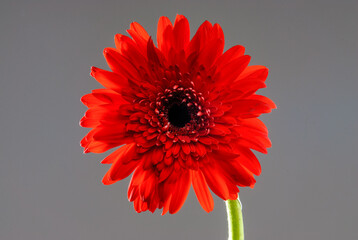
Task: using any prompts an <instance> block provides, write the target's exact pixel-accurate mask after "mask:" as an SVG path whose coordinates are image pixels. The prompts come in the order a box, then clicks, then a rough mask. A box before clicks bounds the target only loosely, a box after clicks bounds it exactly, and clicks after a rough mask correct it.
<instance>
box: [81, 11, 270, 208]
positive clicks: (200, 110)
mask: <svg viewBox="0 0 358 240" xmlns="http://www.w3.org/2000/svg"><path fill="white" fill-rule="evenodd" d="M127 32H128V33H129V34H130V36H131V37H132V38H130V37H127V36H124V35H121V34H117V35H116V36H115V44H116V48H106V49H105V50H104V56H105V58H106V60H107V63H108V65H109V67H110V68H111V70H112V71H106V70H103V69H99V68H96V67H92V69H91V70H92V71H91V75H92V76H93V77H94V78H95V79H96V80H97V81H98V82H99V83H101V84H102V85H103V86H104V87H105V88H104V89H96V90H93V91H92V93H90V94H87V95H85V96H83V97H82V99H81V100H82V102H83V103H84V104H85V105H86V106H87V107H88V108H89V109H88V111H87V112H86V114H85V116H84V117H83V118H82V119H81V122H80V125H81V126H82V127H88V128H93V129H92V130H91V131H90V132H89V133H88V134H87V135H86V136H85V137H84V138H83V140H82V141H81V146H82V147H84V152H85V153H87V152H94V153H102V152H105V151H107V150H109V149H111V148H115V147H119V146H121V145H124V144H125V145H124V146H122V147H120V148H118V149H117V150H115V151H114V152H113V153H111V154H110V155H109V156H108V157H106V158H105V159H104V160H103V161H102V163H103V164H111V167H110V169H109V170H108V172H107V173H106V175H105V176H104V178H103V183H104V184H112V183H115V182H116V181H119V180H122V179H124V178H126V177H128V176H129V175H130V174H131V173H132V172H134V173H133V176H132V179H131V182H130V184H129V188H128V199H129V201H131V202H133V203H134V208H135V210H136V211H137V212H142V211H146V210H149V211H151V212H154V211H155V210H156V209H157V208H163V213H162V214H165V213H166V212H167V211H169V212H170V213H176V212H177V211H178V210H179V209H180V208H181V207H182V205H183V204H184V201H185V199H186V197H187V194H188V192H189V189H190V186H191V185H193V188H194V191H195V193H196V196H197V198H198V200H199V202H200V204H201V206H202V207H203V208H204V209H205V210H206V211H207V212H210V211H211V210H212V209H213V207H214V202H213V198H212V195H211V193H210V191H209V188H208V186H209V187H210V189H211V190H212V191H213V192H214V193H215V194H216V195H218V196H219V197H220V198H222V199H224V200H227V199H236V198H237V197H238V194H237V193H238V192H239V188H238V186H239V187H245V186H250V187H253V186H254V184H255V179H254V175H259V174H260V173H261V167H260V163H259V161H258V160H257V158H256V157H255V155H254V154H253V152H252V151H251V149H253V150H256V151H259V152H262V153H266V152H267V151H266V148H268V147H270V146H271V143H270V140H269V138H268V136H267V129H266V127H265V125H264V124H263V123H262V122H261V121H260V120H259V119H258V118H257V117H258V116H260V114H262V113H268V112H270V111H271V109H272V108H275V104H274V103H273V102H272V101H271V100H270V99H268V98H266V97H264V96H261V95H257V94H255V92H256V91H257V90H258V89H259V88H264V87H265V86H266V85H265V83H264V82H265V80H266V77H267V74H268V69H267V68H266V67H264V66H248V64H249V61H250V56H248V55H244V47H242V46H240V45H237V46H234V47H232V48H230V49H229V50H227V51H226V52H225V53H223V49H224V34H223V31H222V29H221V27H220V26H219V24H214V25H212V24H211V23H210V22H208V21H205V22H204V23H203V24H202V25H201V26H200V27H199V29H198V31H197V32H196V34H195V36H194V37H193V38H192V39H191V40H190V30H189V23H188V20H187V19H186V18H185V17H184V16H181V15H177V17H176V19H175V23H174V25H172V23H171V22H170V20H169V19H168V18H167V17H161V18H160V19H159V22H158V30H157V43H158V47H156V46H155V45H154V44H153V41H152V39H151V37H150V36H149V35H148V33H147V32H146V31H145V30H144V28H143V27H142V26H141V25H139V24H138V23H136V22H134V23H132V24H131V25H130V29H129V30H128V31H127Z"/></svg>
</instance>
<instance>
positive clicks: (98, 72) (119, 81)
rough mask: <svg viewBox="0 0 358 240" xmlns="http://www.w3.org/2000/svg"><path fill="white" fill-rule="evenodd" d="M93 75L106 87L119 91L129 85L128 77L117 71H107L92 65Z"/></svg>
mask: <svg viewBox="0 0 358 240" xmlns="http://www.w3.org/2000/svg"><path fill="white" fill-rule="evenodd" d="M91 75H92V77H94V78H95V79H96V80H97V81H98V82H99V83H100V84H102V85H103V86H104V87H106V88H109V89H112V90H114V91H116V92H119V91H120V90H121V89H122V88H123V87H124V86H126V85H127V81H126V79H124V78H123V77H122V76H121V75H118V74H117V73H113V72H110V71H106V70H103V69H100V68H96V67H92V68H91Z"/></svg>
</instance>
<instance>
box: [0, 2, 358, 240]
mask: <svg viewBox="0 0 358 240" xmlns="http://www.w3.org/2000/svg"><path fill="white" fill-rule="evenodd" d="M177 13H180V14H184V15H186V16H187V17H188V19H189V21H190V25H191V28H192V33H193V32H195V30H196V29H197V27H198V26H199V25H200V24H201V23H202V22H203V21H204V20H206V19H208V20H210V21H211V22H218V23H219V24H220V25H221V26H222V28H223V30H224V33H225V38H226V49H227V48H228V47H230V46H233V45H235V44H242V45H244V46H245V47H246V49H247V53H249V54H250V55H252V64H262V65H266V66H268V67H269V68H270V75H269V78H268V80H267V83H268V86H269V87H268V88H267V89H264V90H263V91H261V93H262V94H264V95H267V96H269V97H270V98H272V99H273V100H274V101H275V102H276V103H277V105H278V110H275V111H274V112H273V113H272V114H270V115H266V116H263V117H262V119H263V120H264V121H265V123H266V124H267V125H268V127H269V130H270V137H271V139H272V142H273V147H272V148H271V149H270V150H269V154H268V155H267V156H264V155H260V156H259V157H260V159H261V163H262V167H263V172H262V175H261V176H260V177H258V178H257V184H256V187H255V189H243V190H242V191H241V200H242V202H243V205H244V215H245V216H244V217H245V227H246V228H245V231H246V237H247V238H246V239H248V240H250V239H265V240H281V239H282V240H301V239H305V240H308V239H318V240H331V239H332V240H336V239H344V240H356V239H358V232H357V231H358V230H357V226H358V220H357V219H358V206H357V203H358V193H357V185H358V175H357V170H358V161H357V159H358V158H357V148H358V123H357V119H358V107H357V103H358V94H357V90H358V72H357V69H358V46H357V45H358V27H357V23H358V14H357V13H358V1H328V0H322V1H312V0H311V1H284V0H282V1H255V0H250V1H221V2H220V3H219V2H216V1H184V0H182V1H178V0H177V1H164V0H163V1H158V0H157V1H120V0H116V1H58V0H56V1H54V0H46V1H14V0H12V1H8V0H2V1H1V8H0V56H1V64H0V73H1V74H0V81H1V82H0V83H1V85H0V93H1V94H0V113H1V115H0V133H1V135H0V160H1V167H0V239H1V240H22V239H24V240H25V239H26V240H63V239H66V240H67V239H68V240H72V239H76V240H81V239H83V240H97V239H120V240H137V239H147V240H150V239H153V240H157V239H172V240H179V239H195V240H199V239H203V240H204V239H205V240H208V239H213V240H214V239H215V240H218V239H220V240H221V239H226V234H227V230H226V214H225V207H224V203H223V201H221V200H220V199H219V198H217V197H215V209H214V211H213V212H212V213H210V214H207V213H206V212H204V211H203V210H202V209H201V207H200V206H199V204H198V202H197V200H196V198H195V194H194V193H193V192H192V191H191V192H190V195H189V198H188V200H187V201H186V203H185V205H184V207H183V208H182V210H181V211H180V212H179V213H178V214H175V215H169V214H168V215H166V216H164V217H163V216H160V212H156V213H155V214H151V213H142V214H137V213H136V212H135V211H134V210H133V207H132V204H130V203H129V202H128V201H127V199H126V190H127V184H128V179H127V180H125V181H123V182H120V183H117V184H114V185H111V186H103V185H102V184H101V178H102V176H103V175H104V173H105V172H106V170H107V168H108V166H102V165H100V164H99V161H100V160H101V159H102V158H103V157H104V156H106V155H107V154H102V155H96V154H87V155H84V154H82V149H81V148H80V146H79V141H80V139H81V138H82V137H83V136H84V135H85V134H86V132H87V131H88V130H87V129H82V128H80V127H79V125H78V121H79V120H80V118H81V116H82V115H83V114H84V112H85V110H86V108H85V107H84V106H83V105H82V104H81V103H80V98H81V96H82V95H84V94H86V93H88V92H90V91H91V90H92V89H95V88H99V87H100V85H99V84H98V83H97V82H96V81H95V80H94V79H93V78H91V77H90V76H89V69H90V66H92V65H95V66H98V67H102V68H107V67H106V64H105V60H104V58H103V55H102V50H103V48H105V47H110V46H114V43H113V36H114V34H115V33H124V32H125V30H126V29H127V27H128V26H129V24H130V23H131V22H132V21H138V22H140V23H141V24H142V25H143V26H144V27H145V28H146V29H147V31H148V32H149V33H150V34H151V35H153V36H155V33H156V24H157V20H158V18H159V17H160V16H161V15H166V16H168V17H170V18H171V19H173V20H174V18H175V15H176V14H177Z"/></svg>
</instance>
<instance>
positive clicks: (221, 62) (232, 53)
mask: <svg viewBox="0 0 358 240" xmlns="http://www.w3.org/2000/svg"><path fill="white" fill-rule="evenodd" d="M244 53H245V48H244V47H243V46H241V45H236V46H234V47H232V48H230V49H229V50H227V51H226V52H225V53H224V54H223V55H221V56H220V57H219V59H218V60H217V61H216V63H215V65H216V68H217V69H219V70H220V69H221V68H222V67H224V66H225V65H227V64H228V63H229V62H231V61H232V60H234V59H236V58H238V57H241V56H243V55H244Z"/></svg>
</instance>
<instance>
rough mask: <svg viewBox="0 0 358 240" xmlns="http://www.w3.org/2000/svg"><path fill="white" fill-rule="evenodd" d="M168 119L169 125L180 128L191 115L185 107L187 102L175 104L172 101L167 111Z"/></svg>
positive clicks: (188, 120)
mask: <svg viewBox="0 0 358 240" xmlns="http://www.w3.org/2000/svg"><path fill="white" fill-rule="evenodd" d="M168 120H169V122H170V124H171V125H173V126H175V127H178V128H182V127H184V126H185V125H186V124H187V123H188V122H190V120H191V117H190V113H189V109H188V107H187V104H185V103H182V104H177V103H174V104H173V105H172V106H171V107H170V108H169V111H168Z"/></svg>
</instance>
